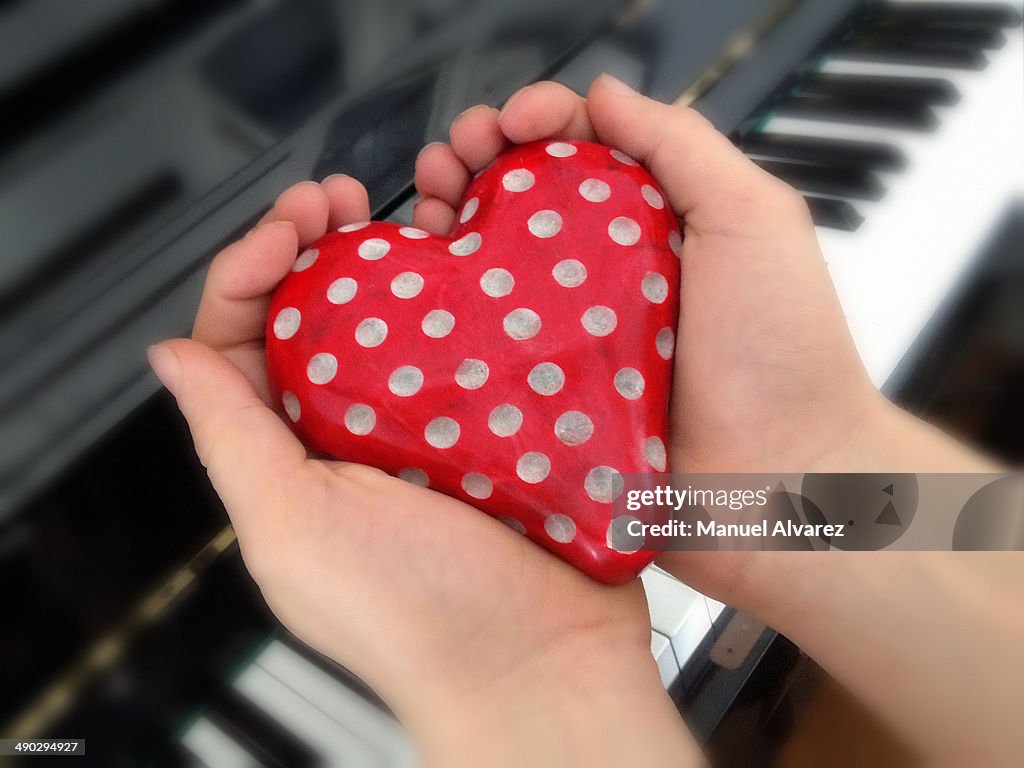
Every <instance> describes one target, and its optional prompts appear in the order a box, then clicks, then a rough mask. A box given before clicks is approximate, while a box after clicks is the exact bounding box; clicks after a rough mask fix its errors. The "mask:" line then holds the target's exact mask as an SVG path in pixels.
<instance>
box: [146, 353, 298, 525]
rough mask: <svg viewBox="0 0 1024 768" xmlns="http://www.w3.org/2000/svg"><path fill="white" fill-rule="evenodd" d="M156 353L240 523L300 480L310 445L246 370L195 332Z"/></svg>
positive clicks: (153, 359)
mask: <svg viewBox="0 0 1024 768" xmlns="http://www.w3.org/2000/svg"><path fill="white" fill-rule="evenodd" d="M149 359H150V365H151V366H152V367H153V371H154V372H155V373H156V375H157V377H158V378H159V379H160V381H161V382H163V384H164V386H166V387H167V389H168V390H169V391H170V393H171V394H172V395H173V396H174V397H175V399H176V400H177V402H178V407H179V408H180V409H181V412H182V414H183V415H184V416H185V420H186V421H187V422H188V425H189V429H190V430H191V431H192V439H193V441H194V442H195V447H196V453H197V454H198V455H199V459H200V461H201V462H202V463H203V465H204V466H205V467H206V468H207V471H208V472H209V475H210V480H211V481H212V482H213V485H214V488H216V490H217V493H218V494H219V495H220V497H221V499H222V500H223V501H224V504H225V506H226V507H227V509H228V513H229V514H230V515H231V518H232V522H233V523H235V525H236V527H239V528H242V527H245V526H246V525H247V524H250V523H252V522H253V521H252V520H251V518H252V517H253V516H256V515H259V513H260V510H266V509H267V508H268V505H269V506H271V507H272V506H273V505H274V500H275V499H276V498H278V497H279V496H280V494H281V493H282V492H283V489H284V487H285V486H287V487H289V488H294V487H295V483H294V482H293V481H292V479H293V478H294V477H295V475H296V474H297V473H298V470H300V469H301V468H302V467H303V465H304V464H305V462H306V451H305V449H304V448H303V447H302V444H301V443H300V442H299V441H298V439H297V438H296V437H295V436H294V435H293V434H292V433H291V431H290V430H289V429H288V427H287V426H285V424H284V422H283V421H282V420H281V419H280V417H278V415H277V414H276V413H274V411H272V410H271V409H270V408H268V407H267V406H266V405H265V404H264V403H263V401H262V400H260V398H259V395H258V394H257V393H256V391H255V390H254V389H253V387H252V385H251V384H250V383H249V381H248V380H247V379H246V378H245V376H244V375H243V374H242V372H241V371H239V370H238V369H237V368H236V367H235V366H233V365H232V364H231V363H230V362H229V361H228V360H227V359H226V358H224V357H223V356H222V355H220V354H218V353H217V352H215V351H213V350H212V349H210V348H209V347H206V346H204V345H202V344H199V343H198V342H195V341H190V340H188V339H175V340H172V341H166V342H163V343H162V344H159V345H157V346H156V347H153V348H151V349H150V351H149ZM292 503H295V502H292ZM240 534H241V531H240Z"/></svg>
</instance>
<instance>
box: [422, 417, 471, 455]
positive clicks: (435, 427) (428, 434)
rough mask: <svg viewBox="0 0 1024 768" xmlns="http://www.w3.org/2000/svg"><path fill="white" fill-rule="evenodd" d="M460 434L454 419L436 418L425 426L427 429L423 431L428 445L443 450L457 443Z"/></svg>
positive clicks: (457, 423)
mask: <svg viewBox="0 0 1024 768" xmlns="http://www.w3.org/2000/svg"><path fill="white" fill-rule="evenodd" d="M461 432H462V430H461V429H460V428H459V422H457V421H456V420H455V419H452V418H449V417H448V416H438V417H437V418H436V419H434V420H433V421H431V422H430V423H429V424H427V428H426V429H424V430H423V437H424V439H426V441H427V442H428V443H430V445H432V446H434V447H435V448H440V449H442V450H443V449H445V448H451V447H452V446H453V445H455V444H456V443H457V442H459V434H461Z"/></svg>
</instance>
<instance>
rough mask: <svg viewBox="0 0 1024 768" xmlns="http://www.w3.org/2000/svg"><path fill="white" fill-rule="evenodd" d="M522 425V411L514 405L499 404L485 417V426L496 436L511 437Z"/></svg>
mask: <svg viewBox="0 0 1024 768" xmlns="http://www.w3.org/2000/svg"><path fill="white" fill-rule="evenodd" d="M521 426H523V412H522V411H520V410H519V409H518V408H516V407H515V406H514V405H509V404H508V403H504V404H502V405H499V406H498V407H497V408H495V409H494V410H493V411H491V415H490V416H488V417H487V427H488V429H490V430H491V432H493V433H494V434H495V436H497V437H511V436H512V435H514V434H515V433H516V432H518V431H519V428H520V427H521Z"/></svg>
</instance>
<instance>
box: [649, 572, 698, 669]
mask: <svg viewBox="0 0 1024 768" xmlns="http://www.w3.org/2000/svg"><path fill="white" fill-rule="evenodd" d="M640 578H641V580H642V581H643V583H644V591H645V592H646V593H647V608H648V610H649V611H650V614H651V627H652V628H653V629H654V631H655V632H659V633H661V634H663V635H665V636H666V637H668V638H669V641H670V642H671V643H672V650H673V651H674V652H675V655H676V661H677V662H678V663H679V666H680V667H683V666H685V664H686V662H687V661H688V660H689V658H690V656H692V655H693V652H694V651H695V650H696V649H697V646H698V645H700V642H701V640H703V639H704V636H705V635H706V634H707V633H708V631H709V630H710V629H711V619H710V614H709V611H708V607H707V606H706V605H705V600H706V598H705V597H704V596H703V595H702V594H700V592H697V591H696V590H694V589H691V588H690V587H688V586H686V585H685V584H683V583H682V582H681V581H678V580H677V579H675V578H673V577H672V576H669V575H668V574H666V573H665V572H664V571H661V570H655V569H651V568H648V569H646V570H644V571H643V573H641V574H640Z"/></svg>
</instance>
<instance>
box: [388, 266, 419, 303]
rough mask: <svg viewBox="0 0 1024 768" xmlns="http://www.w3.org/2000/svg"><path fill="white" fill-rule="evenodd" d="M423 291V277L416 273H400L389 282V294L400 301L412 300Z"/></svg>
mask: <svg viewBox="0 0 1024 768" xmlns="http://www.w3.org/2000/svg"><path fill="white" fill-rule="evenodd" d="M422 290H423V276H422V275H420V274H418V273H416V272H402V273H401V274H399V275H395V279H394V280H392V281H391V292H392V293H393V294H395V296H397V297H398V298H400V299H412V298H415V297H416V296H419V295H420V291H422Z"/></svg>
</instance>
